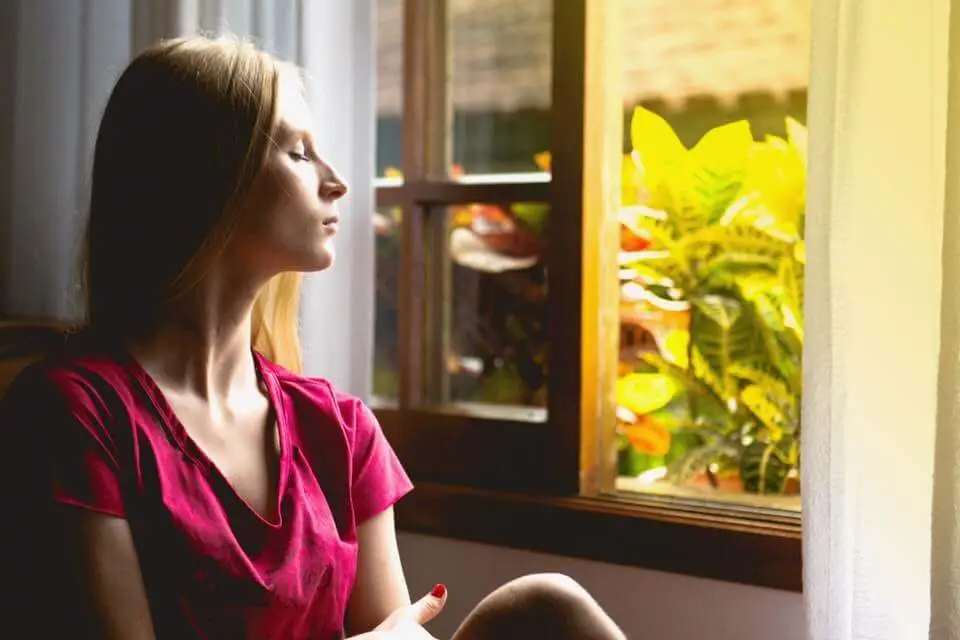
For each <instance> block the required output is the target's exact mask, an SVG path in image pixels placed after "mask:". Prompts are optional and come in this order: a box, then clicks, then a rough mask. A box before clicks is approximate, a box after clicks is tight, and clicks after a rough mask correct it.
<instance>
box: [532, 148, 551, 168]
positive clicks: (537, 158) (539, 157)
mask: <svg viewBox="0 0 960 640" xmlns="http://www.w3.org/2000/svg"><path fill="white" fill-rule="evenodd" d="M533 161H534V162H536V163H537V166H538V167H539V168H540V171H546V172H547V173H550V152H549V151H541V152H540V153H538V154H536V155H534V156H533Z"/></svg>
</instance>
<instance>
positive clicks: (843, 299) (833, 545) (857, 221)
mask: <svg viewBox="0 0 960 640" xmlns="http://www.w3.org/2000/svg"><path fill="white" fill-rule="evenodd" d="M953 4H954V10H953V11H951V2H950V0H911V2H909V3H891V2H875V0H815V1H814V3H813V5H814V11H813V18H814V20H813V47H812V51H813V60H812V63H813V64H812V65H811V69H812V77H811V89H810V103H809V104H810V114H809V130H810V145H809V155H810V173H809V182H808V184H809V193H808V213H807V223H806V229H807V257H808V264H807V273H806V294H807V295H806V309H805V317H806V326H805V331H806V342H805V348H806V351H805V354H804V357H805V360H804V383H805V394H804V398H803V400H804V404H803V412H804V413H803V419H804V438H803V451H802V455H803V499H804V505H803V508H804V514H803V518H804V525H803V526H804V569H805V583H804V598H805V600H806V603H807V614H808V621H809V637H810V638H811V639H812V640H854V639H856V640H859V639H863V640H866V639H870V640H920V639H921V638H927V637H931V638H935V639H936V640H957V639H960V599H958V596H960V589H958V587H960V543H958V540H960V501H958V496H957V483H958V481H960V473H958V472H960V458H958V456H960V449H958V443H960V438H958V426H960V373H958V372H960V367H958V365H960V289H958V285H960V278H958V271H957V270H958V269H960V233H958V220H960V217H958V216H960V195H958V194H960V191H958V189H957V186H956V185H957V176H958V174H957V172H958V171H960V105H958V99H960V75H958V74H960V66H958V65H960V59H958V58H957V53H958V51H960V14H958V12H957V10H956V3H953ZM892 43H895V46H892Z"/></svg>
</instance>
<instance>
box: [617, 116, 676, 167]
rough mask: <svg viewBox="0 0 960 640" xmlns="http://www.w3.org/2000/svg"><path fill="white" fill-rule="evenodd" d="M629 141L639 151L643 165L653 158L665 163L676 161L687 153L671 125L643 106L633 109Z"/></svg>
mask: <svg viewBox="0 0 960 640" xmlns="http://www.w3.org/2000/svg"><path fill="white" fill-rule="evenodd" d="M630 142H631V144H632V146H633V149H634V150H635V151H638V152H639V153H640V156H641V158H642V160H643V163H644V165H646V164H648V163H650V162H652V161H654V160H656V161H657V162H661V163H665V164H670V163H674V162H678V161H679V160H681V159H682V158H683V157H684V156H685V155H686V153H687V149H686V147H684V146H683V143H682V142H680V138H678V137H677V134H676V133H675V132H674V130H673V127H671V126H670V124H669V123H668V122H667V121H666V120H664V119H663V118H662V117H660V116H659V115H657V114H656V113H654V112H653V111H650V110H649V109H645V108H643V107H637V108H636V109H634V110H633V118H632V119H631V121H630Z"/></svg>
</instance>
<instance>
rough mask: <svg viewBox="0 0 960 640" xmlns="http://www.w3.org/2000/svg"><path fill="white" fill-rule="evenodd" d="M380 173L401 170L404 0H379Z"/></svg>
mask: <svg viewBox="0 0 960 640" xmlns="http://www.w3.org/2000/svg"><path fill="white" fill-rule="evenodd" d="M375 11H376V24H377V159H376V162H377V174H376V175H377V177H385V176H391V175H395V174H397V172H398V171H399V168H400V158H401V152H402V141H403V136H402V135H401V131H400V125H401V121H402V117H401V116H402V112H403V109H402V107H403V0H376V9H375Z"/></svg>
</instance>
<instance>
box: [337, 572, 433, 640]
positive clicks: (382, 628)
mask: <svg viewBox="0 0 960 640" xmlns="http://www.w3.org/2000/svg"><path fill="white" fill-rule="evenodd" d="M446 603H447V589H446V587H444V586H443V585H442V584H438V585H437V586H436V587H434V589H433V591H431V592H430V593H428V594H427V595H425V596H424V597H422V598H420V599H419V600H417V601H416V602H414V603H413V604H410V605H407V606H405V607H400V608H399V609H397V610H396V611H394V612H393V613H391V614H390V615H389V616H387V619H386V620H384V621H383V622H381V623H380V624H379V625H377V627H376V628H375V629H374V630H373V631H371V632H370V633H364V634H362V635H359V636H353V637H352V638H350V639H349V640H436V638H434V637H433V636H432V635H430V634H429V633H428V632H427V630H426V629H424V628H423V625H425V624H427V623H428V622H430V621H431V620H433V619H434V618H436V617H437V616H438V615H440V612H441V611H443V607H444V605H445V604H446Z"/></svg>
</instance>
